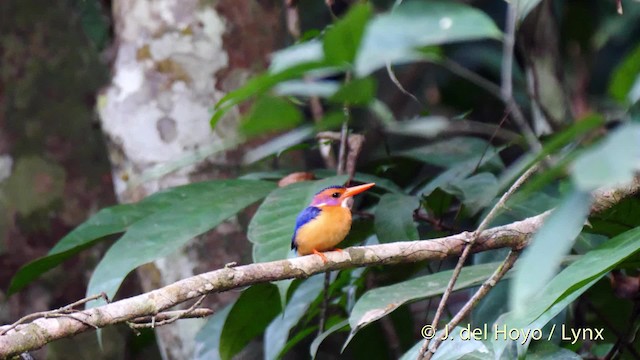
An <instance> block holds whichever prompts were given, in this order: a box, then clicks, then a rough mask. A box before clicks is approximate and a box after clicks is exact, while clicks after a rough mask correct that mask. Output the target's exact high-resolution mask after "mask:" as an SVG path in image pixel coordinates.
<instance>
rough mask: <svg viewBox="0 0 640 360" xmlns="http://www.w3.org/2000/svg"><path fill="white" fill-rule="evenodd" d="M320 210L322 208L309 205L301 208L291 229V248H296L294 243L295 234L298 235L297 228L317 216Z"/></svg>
mask: <svg viewBox="0 0 640 360" xmlns="http://www.w3.org/2000/svg"><path fill="white" fill-rule="evenodd" d="M321 211H322V210H321V209H320V208H319V207H315V206H309V207H307V208H306V209H304V210H302V211H301V212H300V214H298V218H297V219H296V228H295V229H294V230H293V237H292V238H291V248H292V249H296V248H297V247H298V245H297V244H296V235H298V229H300V228H301V227H302V226H304V224H306V223H308V222H309V221H311V220H313V219H315V218H316V217H318V215H320V212H321Z"/></svg>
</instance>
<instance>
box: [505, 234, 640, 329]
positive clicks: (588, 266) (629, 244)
mask: <svg viewBox="0 0 640 360" xmlns="http://www.w3.org/2000/svg"><path fill="white" fill-rule="evenodd" d="M638 250H640V227H637V228H635V229H633V230H629V231H627V232H624V233H622V234H620V235H618V236H616V237H614V238H612V239H611V240H609V241H607V242H605V243H603V244H602V245H600V246H598V247H597V248H596V249H595V250H592V251H590V252H588V253H587V254H585V255H584V256H582V257H581V258H580V259H578V260H577V261H575V262H574V263H572V264H571V265H569V266H568V267H567V268H566V269H564V270H562V271H561V272H560V273H559V274H558V275H556V276H555V277H554V278H553V279H552V280H551V281H550V282H549V283H548V284H547V285H546V286H545V287H544V289H542V291H539V292H538V293H537V294H535V295H534V297H533V299H531V301H530V302H529V304H530V306H529V308H527V309H525V311H524V313H523V314H522V315H521V316H519V317H514V318H513V319H512V320H510V322H508V323H509V326H514V327H524V326H527V325H528V324H531V323H533V322H534V321H536V320H537V319H539V318H541V316H542V315H543V314H545V313H547V311H548V310H549V309H550V308H551V307H552V306H554V305H555V304H556V303H559V302H560V301H562V300H563V299H565V298H567V297H570V296H577V295H579V294H581V293H582V292H584V291H586V290H587V289H588V288H589V287H590V286H592V285H593V284H595V282H596V281H597V280H598V279H599V278H600V277H602V276H603V275H604V274H606V273H608V272H609V271H611V269H613V268H614V267H615V266H616V265H617V264H619V263H620V262H622V261H623V260H625V259H626V258H628V257H631V256H633V255H634V254H635V253H636V252H638ZM536 271H539V268H537V269H536ZM576 294H577V295H576ZM560 310H562V309H558V310H557V311H558V312H559V311H560ZM551 317H552V316H551ZM547 321H548V320H547Z"/></svg>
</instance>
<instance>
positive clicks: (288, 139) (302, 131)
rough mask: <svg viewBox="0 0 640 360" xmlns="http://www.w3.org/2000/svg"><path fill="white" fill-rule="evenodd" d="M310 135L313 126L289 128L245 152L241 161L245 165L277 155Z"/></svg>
mask: <svg viewBox="0 0 640 360" xmlns="http://www.w3.org/2000/svg"><path fill="white" fill-rule="evenodd" d="M312 136H313V128H311V127H308V126H303V127H300V128H297V129H294V130H291V131H289V132H287V133H285V134H282V135H280V136H276V137H274V138H273V139H271V140H269V141H267V142H265V143H264V144H262V145H260V146H257V147H255V148H253V149H251V150H249V151H248V152H246V153H245V154H244V157H243V158H242V163H243V164H245V165H247V164H252V163H254V162H256V161H260V160H262V159H265V158H267V157H269V156H272V155H277V154H279V153H280V152H282V151H284V150H286V149H287V148H290V147H292V146H295V145H297V144H300V143H301V142H303V141H305V140H307V139H309V138H310V137H312Z"/></svg>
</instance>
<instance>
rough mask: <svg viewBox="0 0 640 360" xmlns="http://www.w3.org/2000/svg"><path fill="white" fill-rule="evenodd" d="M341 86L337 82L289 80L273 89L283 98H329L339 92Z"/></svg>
mask: <svg viewBox="0 0 640 360" xmlns="http://www.w3.org/2000/svg"><path fill="white" fill-rule="evenodd" d="M339 88H340V84H339V83H338V82H336V81H326V80H321V81H305V80H289V81H285V82H282V83H280V84H278V85H276V87H275V88H274V89H273V90H274V91H275V93H276V94H278V95H283V96H306V97H311V96H318V97H323V98H327V97H330V96H332V95H333V94H335V93H336V91H338V89H339Z"/></svg>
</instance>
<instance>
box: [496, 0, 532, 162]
mask: <svg viewBox="0 0 640 360" xmlns="http://www.w3.org/2000/svg"><path fill="white" fill-rule="evenodd" d="M518 4H519V2H509V3H507V21H506V24H505V34H504V41H503V46H502V76H501V79H502V80H501V84H500V95H501V97H502V101H504V102H505V104H506V105H507V111H508V112H509V113H510V114H511V117H512V118H513V120H514V122H515V123H516V125H517V126H518V127H519V128H520V131H522V134H523V135H524V138H525V140H527V142H528V143H529V147H530V148H531V150H532V151H534V152H535V153H538V152H540V151H542V144H540V141H539V140H538V138H537V137H536V135H535V134H534V133H533V130H531V127H530V126H529V124H527V120H526V119H525V117H524V115H523V114H522V111H521V110H520V107H518V105H517V104H516V101H515V99H514V98H513V49H514V46H515V43H516V21H517V20H518V8H517V6H518Z"/></svg>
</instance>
